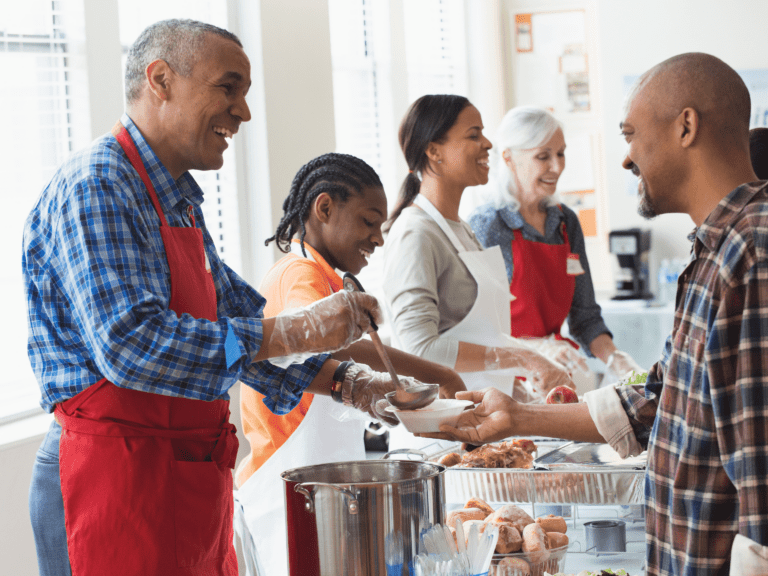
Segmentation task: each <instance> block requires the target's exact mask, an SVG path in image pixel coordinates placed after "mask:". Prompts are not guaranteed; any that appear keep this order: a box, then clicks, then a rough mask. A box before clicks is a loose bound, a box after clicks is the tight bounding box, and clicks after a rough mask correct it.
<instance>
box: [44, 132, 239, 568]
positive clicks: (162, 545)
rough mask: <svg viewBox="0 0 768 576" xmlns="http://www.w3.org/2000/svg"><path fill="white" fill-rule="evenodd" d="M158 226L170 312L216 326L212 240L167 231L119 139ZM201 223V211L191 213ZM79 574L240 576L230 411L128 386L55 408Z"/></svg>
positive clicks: (190, 231) (194, 231)
mask: <svg viewBox="0 0 768 576" xmlns="http://www.w3.org/2000/svg"><path fill="white" fill-rule="evenodd" d="M112 133H113V134H114V135H115V137H116V138H117V140H118V142H119V143H120V145H121V146H122V147H123V150H124V151H125V153H126V154H127V155H128V158H129V159H130V161H131V164H132V165H133V167H134V168H135V169H136V171H137V172H138V173H139V174H140V175H141V178H142V180H143V182H144V185H145V186H146V188H147V191H148V193H149V196H150V198H151V199H152V203H153V205H154V206H155V210H156V211H157V214H158V216H159V218H160V222H161V224H160V232H161V234H162V238H163V243H164V245H165V253H166V257H167V259H168V266H169V268H170V273H171V301H170V305H169V307H170V309H171V310H173V311H174V312H176V313H177V314H178V315H179V316H181V314H183V313H189V314H191V315H192V316H194V317H195V318H206V319H208V320H211V321H215V320H216V290H215V287H214V284H213V278H212V276H211V274H210V271H209V270H207V269H206V268H207V267H206V258H205V253H204V248H203V235H202V231H201V230H200V229H198V228H196V227H195V223H194V218H192V219H191V220H192V227H189V228H172V227H170V226H168V222H167V220H166V219H165V215H164V214H163V210H162V208H161V206H160V202H159V201H158V199H157V194H156V193H155V189H154V187H153V186H152V182H151V181H150V179H149V176H148V175H147V172H146V169H145V168H144V165H143V163H142V161H141V158H140V156H139V153H138V151H137V149H136V146H135V144H134V143H133V141H132V140H131V137H130V135H129V134H128V131H127V130H126V129H125V128H124V127H123V126H122V125H121V124H120V123H118V124H117V125H116V126H115V128H113V129H112ZM190 216H191V212H190ZM55 415H56V419H57V420H58V421H59V422H60V423H61V425H62V427H63V428H64V430H63V432H62V436H61V444H60V455H59V457H60V474H61V489H62V494H63V496H64V512H65V519H66V528H67V548H68V551H69V558H70V563H71V565H72V574H73V576H91V575H93V576H104V575H107V574H120V575H121V576H123V575H124V576H127V575H137V576H139V575H140V576H148V575H158V576H160V575H162V576H169V575H171V576H236V575H237V573H238V571H237V557H236V555H235V550H234V546H233V541H232V536H233V528H232V514H233V504H232V472H231V470H232V468H234V465H235V457H236V455H237V444H238V443H237V437H236V436H235V427H234V426H233V425H232V424H230V423H229V402H227V401H225V400H215V401H213V402H204V401H201V400H193V399H189V398H178V397H171V396H161V395H159V394H151V393H147V392H139V391H136V390H129V389H125V388H119V387H117V386H115V385H114V384H112V383H111V382H108V381H107V380H106V379H102V380H100V381H99V382H97V383H96V384H94V385H92V386H90V387H89V388H87V389H86V390H84V391H83V392H81V393H80V394H78V395H77V396H75V397H73V398H71V399H69V400H67V401H65V402H62V403H60V404H58V405H57V406H56V411H55Z"/></svg>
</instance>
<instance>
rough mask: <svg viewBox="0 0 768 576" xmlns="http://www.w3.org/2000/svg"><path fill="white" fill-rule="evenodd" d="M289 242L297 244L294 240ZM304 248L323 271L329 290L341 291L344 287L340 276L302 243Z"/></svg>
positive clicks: (310, 247) (310, 248)
mask: <svg viewBox="0 0 768 576" xmlns="http://www.w3.org/2000/svg"><path fill="white" fill-rule="evenodd" d="M291 242H293V243H295V244H299V241H298V240H297V239H296V238H294V239H293V240H291ZM304 248H305V249H306V251H307V253H308V254H310V255H311V256H312V258H313V259H314V260H315V262H317V263H318V264H319V265H320V268H322V269H323V274H325V277H326V279H327V280H328V283H329V284H330V285H331V289H332V290H333V291H334V292H338V291H339V290H341V289H342V288H343V287H344V283H343V281H342V280H341V276H340V275H339V273H338V271H336V270H334V269H333V268H331V265H330V264H328V262H326V260H325V258H323V257H322V256H320V253H319V252H318V251H317V250H315V249H314V248H312V246H310V245H309V244H307V243H306V242H304Z"/></svg>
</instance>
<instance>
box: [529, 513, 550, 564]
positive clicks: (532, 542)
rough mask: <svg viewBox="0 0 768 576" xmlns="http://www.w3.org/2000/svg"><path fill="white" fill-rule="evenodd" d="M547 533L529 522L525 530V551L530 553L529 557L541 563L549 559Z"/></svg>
mask: <svg viewBox="0 0 768 576" xmlns="http://www.w3.org/2000/svg"><path fill="white" fill-rule="evenodd" d="M547 548H548V546H547V533H546V532H544V529H543V528H542V527H541V526H539V525H538V524H536V523H535V522H534V523H532V524H528V526H526V527H525V529H524V530H523V552H525V553H526V554H528V559H529V560H530V561H531V562H533V563H535V564H539V563H540V562H545V561H546V560H548V559H549V550H548V549H547Z"/></svg>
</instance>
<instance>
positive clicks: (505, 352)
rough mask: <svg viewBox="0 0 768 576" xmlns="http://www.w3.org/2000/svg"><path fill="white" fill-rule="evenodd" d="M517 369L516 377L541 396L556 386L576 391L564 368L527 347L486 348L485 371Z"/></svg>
mask: <svg viewBox="0 0 768 576" xmlns="http://www.w3.org/2000/svg"><path fill="white" fill-rule="evenodd" d="M504 368H517V369H519V374H517V375H518V376H522V377H525V378H526V380H528V381H529V383H530V384H531V386H532V387H533V389H534V390H536V391H537V392H538V393H539V394H541V395H542V396H546V395H547V393H548V392H549V391H550V390H551V389H552V388H554V387H556V386H568V387H569V388H573V389H574V390H575V389H576V385H575V384H574V383H573V380H571V377H570V375H569V374H568V371H567V370H566V369H565V367H564V366H562V365H561V364H559V363H557V362H555V361H554V360H550V359H549V358H547V357H545V356H543V355H541V354H539V353H538V352H536V351H535V350H533V349H532V348H529V347H527V346H523V345H521V346H519V347H514V348H513V347H505V348H486V354H485V369H486V370H500V369H504Z"/></svg>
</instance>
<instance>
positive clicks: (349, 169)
mask: <svg viewBox="0 0 768 576" xmlns="http://www.w3.org/2000/svg"><path fill="white" fill-rule="evenodd" d="M283 211H284V215H283V218H282V220H281V221H280V223H279V224H278V227H277V231H276V232H275V235H274V236H272V237H271V238H269V239H267V241H266V243H267V244H269V243H270V242H272V241H275V242H277V245H278V247H279V248H280V250H281V251H282V252H286V253H287V254H286V255H285V256H284V257H283V258H281V259H280V260H279V261H278V262H277V263H276V264H275V265H274V266H273V267H272V268H271V269H270V271H269V272H268V273H267V275H266V276H265V277H264V280H263V281H262V283H261V286H260V288H259V290H260V292H261V293H262V294H263V295H264V297H265V298H266V299H267V305H266V308H265V313H266V314H267V315H269V316H271V315H277V314H279V313H280V312H281V311H283V310H285V309H290V308H295V307H303V306H306V305H308V304H310V303H312V302H315V301H317V300H320V299H322V298H325V297H326V296H330V295H331V294H333V293H334V292H336V291H339V290H341V289H342V281H341V278H340V277H339V273H343V272H351V273H353V274H358V273H359V272H360V270H362V269H363V267H365V266H366V265H367V264H368V258H369V257H370V255H371V254H372V253H373V251H374V250H375V249H376V247H378V246H381V245H382V243H383V242H384V240H383V238H382V233H381V225H382V224H383V223H384V220H385V219H386V217H387V198H386V196H385V195H384V189H383V187H382V184H381V181H380V180H379V177H378V175H377V174H376V172H375V171H374V170H373V168H371V167H370V166H369V165H368V164H366V163H365V162H364V161H363V160H360V159H359V158H356V157H355V156H350V155H347V154H324V155H323V156H320V157H318V158H315V159H314V160H312V161H310V162H309V163H307V164H306V165H304V166H303V167H302V168H301V169H300V170H299V172H298V173H297V174H296V177H295V178H294V180H293V184H292V186H291V191H290V194H289V195H288V197H287V198H286V199H285V202H284V203H283ZM388 351H389V354H390V358H391V359H392V363H393V364H394V366H395V369H396V370H397V371H398V373H399V374H403V375H404V376H411V377H414V378H417V379H418V380H420V381H423V382H436V383H439V384H441V389H440V395H441V396H442V397H449V398H452V397H453V396H454V394H455V393H456V392H457V391H460V390H465V389H466V388H465V387H464V384H463V382H462V380H461V378H460V377H459V375H458V374H457V373H456V372H455V371H454V370H452V369H450V368H447V367H445V366H441V365H439V364H435V363H432V362H428V361H426V360H423V359H422V358H419V357H417V356H413V355H411V354H406V353H405V352H401V351H400V350H395V349H392V348H389V349H388ZM333 358H334V359H337V360H340V361H352V362H353V363H354V362H359V363H360V364H364V365H367V366H370V367H371V368H372V369H373V370H386V368H385V366H384V365H383V363H382V362H381V360H380V358H379V356H378V354H377V353H376V350H375V348H374V347H373V343H372V342H371V341H370V340H367V339H363V340H360V341H358V342H356V343H355V344H353V345H351V346H350V347H349V348H346V349H345V350H342V351H340V352H338V353H336V354H334V355H333ZM263 399H264V397H263V396H262V395H260V394H258V393H256V392H254V391H253V389H251V388H248V387H246V386H243V387H242V388H241V412H242V420H243V421H242V424H243V432H244V434H245V436H246V438H248V441H249V443H250V445H251V453H250V454H249V456H248V457H247V458H246V459H245V460H244V461H243V462H242V463H241V464H240V466H239V467H238V470H237V474H236V479H237V484H238V486H239V487H240V489H239V491H238V500H239V501H240V502H241V503H242V504H243V505H244V512H245V520H246V523H247V525H248V528H249V529H250V530H249V531H250V532H251V534H252V536H253V539H254V541H255V543H256V549H257V550H258V551H259V556H260V560H261V563H262V565H263V567H264V568H265V570H264V571H263V573H264V574H285V573H287V554H286V536H285V513H284V509H283V497H282V490H283V482H282V481H281V479H280V476H279V475H280V473H281V472H283V471H285V470H287V469H289V468H294V467H296V466H307V465H313V464H321V463H327V462H339V461H347V460H365V447H364V444H363V432H364V422H363V421H362V420H360V419H350V418H346V419H344V417H343V415H340V414H339V411H338V408H337V406H338V404H336V405H334V403H333V402H329V401H327V399H326V398H323V397H320V396H313V395H312V394H304V396H303V397H302V399H301V402H300V403H299V405H298V406H297V407H296V408H295V409H294V410H293V411H292V412H290V413H289V414H288V415H286V416H279V417H276V416H274V415H273V414H272V413H271V412H269V410H267V409H266V407H265V405H264V403H263ZM340 417H341V419H342V420H343V421H340V420H339V418H340ZM260 573H261V572H260Z"/></svg>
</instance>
